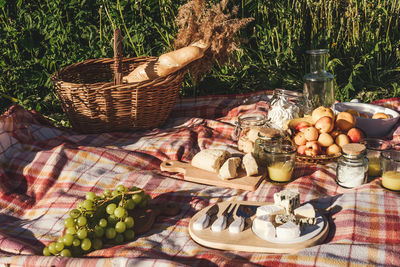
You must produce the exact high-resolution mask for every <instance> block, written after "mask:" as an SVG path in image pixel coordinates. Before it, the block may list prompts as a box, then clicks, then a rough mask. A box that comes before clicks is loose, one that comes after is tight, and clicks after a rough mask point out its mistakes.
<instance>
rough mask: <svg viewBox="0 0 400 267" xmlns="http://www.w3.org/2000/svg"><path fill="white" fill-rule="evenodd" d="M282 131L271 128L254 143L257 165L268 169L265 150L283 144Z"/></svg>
mask: <svg viewBox="0 0 400 267" xmlns="http://www.w3.org/2000/svg"><path fill="white" fill-rule="evenodd" d="M281 143H282V140H281V134H280V131H279V130H277V129H274V128H269V129H267V131H264V132H263V136H259V137H258V138H257V139H256V141H255V142H254V151H253V155H254V158H255V159H256V161H257V164H258V165H259V166H262V167H267V165H266V164H267V155H266V152H265V149H266V148H267V147H269V146H273V145H278V144H281Z"/></svg>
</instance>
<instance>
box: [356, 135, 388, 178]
mask: <svg viewBox="0 0 400 267" xmlns="http://www.w3.org/2000/svg"><path fill="white" fill-rule="evenodd" d="M360 143H361V144H363V145H365V146H366V147H367V158H368V161H369V164H368V176H369V177H371V178H372V177H377V176H380V175H381V174H382V168H381V154H382V152H383V151H387V150H390V149H391V148H392V145H391V144H390V143H389V141H385V140H383V139H379V138H372V137H367V138H364V139H362V140H361V141H360Z"/></svg>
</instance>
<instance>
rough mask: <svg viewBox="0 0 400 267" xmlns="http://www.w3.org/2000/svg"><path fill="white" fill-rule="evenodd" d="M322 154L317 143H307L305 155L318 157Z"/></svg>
mask: <svg viewBox="0 0 400 267" xmlns="http://www.w3.org/2000/svg"><path fill="white" fill-rule="evenodd" d="M320 153H321V147H320V146H319V145H318V143H317V142H316V141H308V142H307V143H306V150H305V154H306V155H307V156H317V155H318V154H320Z"/></svg>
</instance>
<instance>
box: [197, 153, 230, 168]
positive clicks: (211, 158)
mask: <svg viewBox="0 0 400 267" xmlns="http://www.w3.org/2000/svg"><path fill="white" fill-rule="evenodd" d="M229 157H231V154H230V153H229V152H228V151H226V150H222V149H203V150H202V151H200V152H199V153H197V154H196V155H195V156H194V157H193V159H192V163H191V164H192V166H194V167H197V168H200V169H203V170H207V171H210V172H215V173H218V172H219V169H220V168H221V166H222V164H223V163H224V162H225V161H226V159H228V158H229Z"/></svg>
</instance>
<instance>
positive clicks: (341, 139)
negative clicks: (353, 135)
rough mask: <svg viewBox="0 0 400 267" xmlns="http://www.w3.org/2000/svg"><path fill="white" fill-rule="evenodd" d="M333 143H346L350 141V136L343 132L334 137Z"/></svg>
mask: <svg viewBox="0 0 400 267" xmlns="http://www.w3.org/2000/svg"><path fill="white" fill-rule="evenodd" d="M335 143H336V144H337V145H338V146H340V147H343V146H344V145H347V144H349V143H350V138H349V137H348V136H347V135H345V134H339V135H338V136H337V137H336V139H335Z"/></svg>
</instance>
